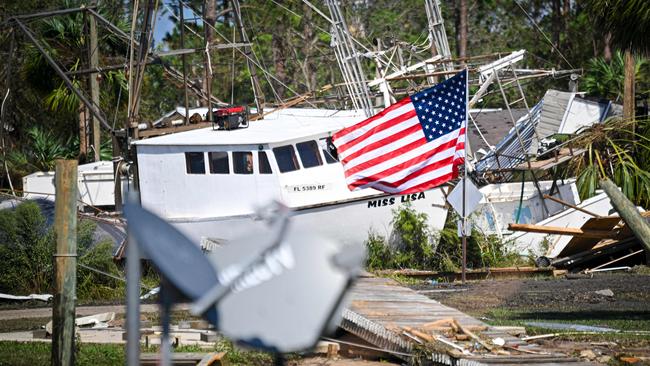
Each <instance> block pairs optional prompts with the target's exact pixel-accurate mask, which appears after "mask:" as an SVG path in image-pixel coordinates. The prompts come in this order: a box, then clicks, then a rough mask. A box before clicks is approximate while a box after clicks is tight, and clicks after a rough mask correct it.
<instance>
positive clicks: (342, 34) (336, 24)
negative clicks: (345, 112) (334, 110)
mask: <svg viewBox="0 0 650 366" xmlns="http://www.w3.org/2000/svg"><path fill="white" fill-rule="evenodd" d="M325 3H326V4H327V7H328V8H329V10H330V15H331V17H332V18H331V20H332V22H331V31H330V33H331V35H332V43H331V45H332V48H334V53H335V54H336V60H337V61H338V64H339V67H340V68H341V72H342V74H343V80H344V81H345V86H346V87H347V89H348V93H349V94H350V97H351V99H352V103H353V105H354V108H355V109H357V110H363V112H364V113H365V115H366V117H371V116H372V115H373V114H374V109H373V106H372V101H371V99H370V91H369V90H368V81H367V80H366V76H365V74H364V72H363V67H361V61H360V60H359V57H361V54H359V52H357V50H356V48H355V46H354V42H353V41H352V37H351V36H350V32H349V30H348V25H347V23H346V22H345V18H344V17H343V13H342V12H341V8H340V7H339V4H338V2H337V1H336V0H326V1H325Z"/></svg>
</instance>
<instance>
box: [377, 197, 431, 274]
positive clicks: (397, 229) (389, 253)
mask: <svg viewBox="0 0 650 366" xmlns="http://www.w3.org/2000/svg"><path fill="white" fill-rule="evenodd" d="M427 219H428V218H427V215H426V214H423V213H419V212H417V211H415V209H413V208H412V207H411V205H410V204H405V205H403V206H401V207H400V208H398V209H396V210H393V220H392V226H393V232H392V234H391V238H390V240H389V242H388V243H387V242H386V240H385V238H383V237H381V236H378V235H376V234H373V233H371V234H370V235H369V237H368V240H367V241H366V247H367V249H368V259H367V264H366V265H367V267H368V269H370V270H376V269H387V268H419V269H429V268H430V266H431V265H432V263H433V260H434V254H435V253H434V246H433V242H434V239H435V237H434V235H433V234H432V232H431V229H430V228H429V226H428V224H427Z"/></svg>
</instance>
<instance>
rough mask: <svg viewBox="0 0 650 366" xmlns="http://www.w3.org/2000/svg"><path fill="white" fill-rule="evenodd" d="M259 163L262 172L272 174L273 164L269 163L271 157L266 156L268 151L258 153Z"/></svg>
mask: <svg viewBox="0 0 650 366" xmlns="http://www.w3.org/2000/svg"><path fill="white" fill-rule="evenodd" d="M257 165H258V166H259V169H260V174H272V173H273V171H271V164H269V157H268V156H266V151H260V152H258V153H257Z"/></svg>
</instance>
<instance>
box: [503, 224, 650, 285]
mask: <svg viewBox="0 0 650 366" xmlns="http://www.w3.org/2000/svg"><path fill="white" fill-rule="evenodd" d="M641 215H642V216H643V217H644V218H646V219H647V218H650V213H647V212H646V213H642V214H641ZM508 229H509V230H512V231H524V232H536V233H546V234H555V235H563V236H570V237H571V239H570V240H569V242H568V243H567V244H566V246H565V247H564V248H563V249H562V250H561V251H560V252H559V253H558V255H557V256H556V257H552V258H551V257H546V256H542V257H539V258H537V260H536V264H537V265H538V266H539V267H549V266H550V267H554V268H556V269H563V270H567V271H569V272H573V273H575V272H583V273H594V272H603V271H612V270H629V269H630V268H631V267H630V266H631V265H634V264H638V263H640V262H641V261H642V260H643V255H641V254H642V253H643V251H644V249H643V247H642V245H641V243H640V242H639V240H638V239H637V238H636V237H635V235H634V232H633V231H632V229H631V228H630V227H629V226H628V225H627V224H626V223H625V221H624V220H622V219H621V217H619V216H607V217H601V216H598V217H592V218H590V219H589V220H587V222H585V223H584V224H583V225H582V226H581V227H580V228H571V227H553V226H543V225H530V224H510V225H509V227H508Z"/></svg>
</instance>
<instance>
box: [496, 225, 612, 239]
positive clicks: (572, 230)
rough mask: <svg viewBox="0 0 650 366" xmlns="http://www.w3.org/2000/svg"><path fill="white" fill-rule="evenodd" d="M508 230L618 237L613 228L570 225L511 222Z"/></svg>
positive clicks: (587, 236) (596, 237) (597, 237)
mask: <svg viewBox="0 0 650 366" xmlns="http://www.w3.org/2000/svg"><path fill="white" fill-rule="evenodd" d="M508 230H511V231H526V232H531V233H542V234H556V235H571V236H579V237H585V238H594V239H613V238H616V237H617V233H616V232H613V231H612V230H594V229H583V228H579V229H578V228H570V227H559V226H542V225H532V224H509V225H508Z"/></svg>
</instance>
